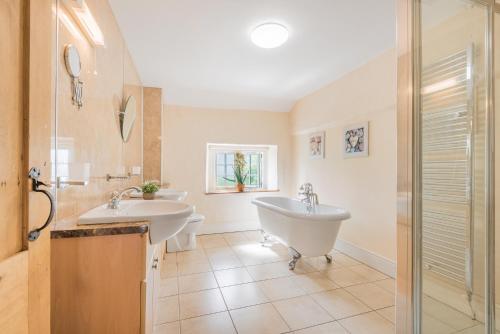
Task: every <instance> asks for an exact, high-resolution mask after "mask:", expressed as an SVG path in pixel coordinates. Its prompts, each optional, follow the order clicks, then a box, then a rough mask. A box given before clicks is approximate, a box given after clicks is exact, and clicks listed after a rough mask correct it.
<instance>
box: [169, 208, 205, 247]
mask: <svg viewBox="0 0 500 334" xmlns="http://www.w3.org/2000/svg"><path fill="white" fill-rule="evenodd" d="M204 221H205V216H203V215H201V214H199V213H193V214H192V215H191V216H189V217H188V222H187V224H186V226H185V227H184V228H183V229H182V230H181V231H180V232H179V233H177V234H176V235H175V236H174V237H172V238H170V239H168V240H167V252H169V253H170V252H182V251H188V250H194V249H195V248H196V231H198V229H199V228H200V226H201V224H203V222H204Z"/></svg>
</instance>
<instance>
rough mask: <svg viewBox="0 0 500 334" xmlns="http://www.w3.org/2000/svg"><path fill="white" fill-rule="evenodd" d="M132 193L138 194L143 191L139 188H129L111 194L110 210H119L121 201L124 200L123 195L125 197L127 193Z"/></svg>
mask: <svg viewBox="0 0 500 334" xmlns="http://www.w3.org/2000/svg"><path fill="white" fill-rule="evenodd" d="M131 191H136V192H139V193H140V192H141V191H142V189H141V188H139V187H128V188H125V189H123V190H122V191H120V192H118V191H116V190H115V191H113V193H112V194H111V198H110V199H109V202H108V208H109V209H118V208H119V207H120V201H121V200H122V197H123V195H125V194H126V193H128V192H131Z"/></svg>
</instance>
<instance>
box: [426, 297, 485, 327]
mask: <svg viewBox="0 0 500 334" xmlns="http://www.w3.org/2000/svg"><path fill="white" fill-rule="evenodd" d="M422 310H423V312H424V313H426V314H429V315H430V316H431V317H433V318H436V319H438V320H439V321H440V322H442V323H444V324H446V325H448V326H450V327H452V328H454V329H455V330H463V329H466V328H469V327H473V326H476V325H479V322H478V321H475V320H472V318H471V316H469V315H466V314H464V313H462V312H459V311H457V310H455V309H453V308H451V307H449V306H448V305H446V304H443V303H441V302H440V301H438V300H436V299H434V298H430V297H428V296H427V295H424V297H423V300H422Z"/></svg>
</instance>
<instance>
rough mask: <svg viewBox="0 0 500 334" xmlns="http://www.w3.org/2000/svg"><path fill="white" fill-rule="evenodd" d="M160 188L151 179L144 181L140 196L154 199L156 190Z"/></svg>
mask: <svg viewBox="0 0 500 334" xmlns="http://www.w3.org/2000/svg"><path fill="white" fill-rule="evenodd" d="M158 190H160V187H159V186H158V185H157V184H156V183H154V182H151V181H146V182H144V184H143V185H142V198H144V199H154V198H155V194H156V192H157V191H158Z"/></svg>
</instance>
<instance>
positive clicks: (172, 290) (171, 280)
mask: <svg viewBox="0 0 500 334" xmlns="http://www.w3.org/2000/svg"><path fill="white" fill-rule="evenodd" d="M159 285H160V287H159V288H158V297H160V298H161V297H168V296H173V295H177V294H178V293H179V286H178V283H177V277H168V278H163V279H161V280H160V282H159Z"/></svg>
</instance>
